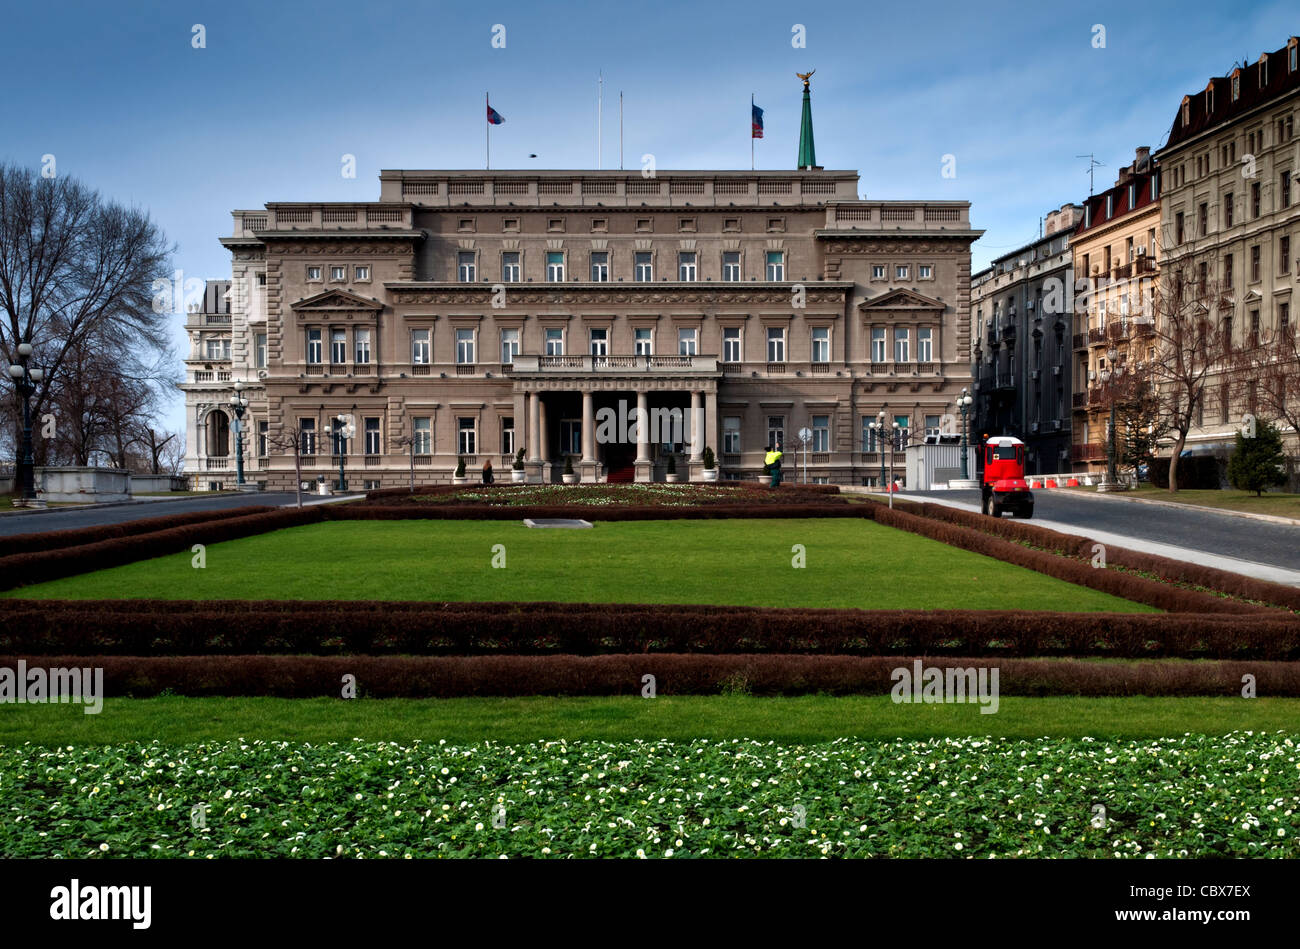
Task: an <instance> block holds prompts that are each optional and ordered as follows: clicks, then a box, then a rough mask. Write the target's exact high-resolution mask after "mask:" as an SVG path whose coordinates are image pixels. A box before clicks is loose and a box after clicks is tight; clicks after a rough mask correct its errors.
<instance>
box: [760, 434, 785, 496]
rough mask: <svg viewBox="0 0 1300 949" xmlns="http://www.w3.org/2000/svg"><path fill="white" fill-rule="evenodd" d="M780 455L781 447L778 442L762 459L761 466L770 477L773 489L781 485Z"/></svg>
mask: <svg viewBox="0 0 1300 949" xmlns="http://www.w3.org/2000/svg"><path fill="white" fill-rule="evenodd" d="M782 454H783V453H782V451H781V445H780V443H779V442H778V443H777V446H776V447H775V448H773V449H772V450H771V451H769V452H768V453H767V454H766V455H765V456H764V457H763V464H764V466H766V468H767V470H768V472H769V473H770V474H771V475H772V487H774V488H775V487H776V486H777V485H779V484H780V483H781V458H782Z"/></svg>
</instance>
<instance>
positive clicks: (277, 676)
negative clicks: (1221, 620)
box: [0, 654, 1300, 726]
mask: <svg viewBox="0 0 1300 949" xmlns="http://www.w3.org/2000/svg"><path fill="white" fill-rule="evenodd" d="M19 658H23V659H26V660H27V662H28V664H29V666H31V665H44V666H62V667H68V666H80V667H85V666H91V667H97V668H102V669H103V670H104V686H105V689H104V691H105V694H106V695H107V700H108V702H109V703H111V702H112V700H113V698H114V697H121V696H136V697H139V696H148V695H157V694H158V693H160V692H163V691H164V690H167V691H170V692H171V693H174V694H178V695H192V696H204V695H210V696H211V695H244V696H256V695H261V696H279V697H283V698H312V697H322V696H326V697H337V696H340V695H341V690H342V683H343V677H344V676H345V675H352V676H355V677H356V686H357V691H358V695H360V696H363V697H371V698H453V697H458V696H518V695H629V696H639V695H641V694H642V692H641V690H642V686H643V681H644V680H643V676H646V675H653V676H654V677H655V689H656V694H657V695H710V694H717V693H719V692H736V691H744V692H749V693H752V694H755V695H804V694H810V693H822V694H831V695H857V694H866V695H872V694H875V695H885V694H888V692H889V690H890V688H891V687H892V685H893V679H892V672H893V670H894V669H897V668H899V667H900V666H901V667H905V668H908V669H911V668H912V661H913V657H906V656H899V657H883V656H789V655H677V654H668V655H611V656H427V657H425V656H421V657H406V656H347V657H342V656H175V657H171V656H162V657H157V656H145V657H139V656H108V657H97V656H82V655H68V656H51V657H48V658H45V657H41V658H37V657H17V656H15V657H4V658H0V666H8V667H10V668H13V667H14V666H15V665H16V663H17V660H18V659H19ZM924 662H925V665H926V666H936V667H943V668H947V667H950V666H956V667H961V668H969V667H972V666H973V667H976V668H978V667H980V666H981V665H983V666H989V667H991V668H997V670H998V693H999V696H1000V697H1001V698H1005V697H1007V696H1018V695H1020V696H1041V695H1083V696H1125V695H1215V696H1224V697H1235V696H1239V695H1240V694H1241V688H1242V681H1241V680H1242V676H1245V675H1253V676H1255V679H1256V687H1257V689H1258V694H1260V695H1264V696H1300V663H1276V662H1203V663H1202V662H1198V663H1188V662H1168V661H1160V660H1155V661H1150V662H1096V661H1088V660H1071V659H1002V660H997V661H996V663H992V664H991V663H990V662H989V661H988V660H981V659H977V658H952V659H938V660H933V659H929V660H924ZM340 700H341V699H340ZM646 701H652V700H650V699H646ZM1243 701H1244V700H1243ZM969 712H970V715H971V723H972V726H976V725H978V722H979V720H981V719H982V718H983V716H982V715H981V714H980V713H979V711H978V710H977V709H975V708H971V709H969Z"/></svg>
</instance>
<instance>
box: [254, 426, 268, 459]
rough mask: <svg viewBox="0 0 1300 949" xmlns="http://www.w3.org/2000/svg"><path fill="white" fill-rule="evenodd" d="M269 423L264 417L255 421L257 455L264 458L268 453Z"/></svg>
mask: <svg viewBox="0 0 1300 949" xmlns="http://www.w3.org/2000/svg"><path fill="white" fill-rule="evenodd" d="M270 434H271V423H270V422H268V421H267V420H266V419H259V420H258V422H257V457H259V458H265V457H266V456H267V454H268V453H269V451H268V450H269V447H270Z"/></svg>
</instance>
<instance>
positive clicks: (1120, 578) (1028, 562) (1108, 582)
mask: <svg viewBox="0 0 1300 949" xmlns="http://www.w3.org/2000/svg"><path fill="white" fill-rule="evenodd" d="M860 506H861V507H868V508H871V509H872V516H873V517H874V518H875V519H876V521H877V522H878V523H881V524H884V525H886V526H887V527H897V528H900V529H901V530H906V531H911V532H912V533H914V534H920V535H921V536H923V537H929V538H931V539H932V540H937V541H940V542H942V543H945V544H949V545H951V546H953V547H960V548H962V549H963V550H969V551H972V552H973V553H978V554H985V555H986V556H989V557H994V558H996V559H998V560H1001V561H1004V562H1006V563H1011V564H1015V565H1017V566H1021V567H1025V568H1027V569H1029V570H1036V571H1038V572H1039V573H1044V574H1047V575H1048V576H1049V577H1056V578H1057V579H1058V580H1065V581H1066V582H1067V583H1076V584H1078V585H1080V586H1085V587H1090V588H1092V589H1094V590H1100V591H1102V592H1103V593H1109V594H1111V595H1112V596H1118V597H1123V598H1124V599H1126V600H1133V601H1134V602H1137V603H1145V604H1147V605H1148V606H1154V607H1156V608H1157V609H1161V610H1166V611H1168V612H1171V613H1239V614H1240V613H1275V612H1276V611H1274V610H1272V609H1270V608H1269V607H1266V606H1256V605H1253V604H1250V603H1243V602H1241V601H1240V600H1232V599H1225V598H1223V597H1219V596H1214V595H1212V594H1209V593H1202V592H1199V591H1196V590H1185V589H1182V588H1180V587H1176V586H1171V585H1169V584H1167V583H1161V582H1159V581H1157V580H1149V579H1147V578H1146V577H1139V576H1135V575H1134V574H1131V573H1121V572H1119V571H1116V570H1105V569H1100V568H1094V567H1093V566H1092V565H1091V563H1083V562H1082V561H1079V560H1075V559H1073V558H1070V557H1060V556H1057V555H1056V554H1051V553H1047V552H1046V551H1043V550H1034V549H1031V548H1029V547H1025V546H1024V545H1022V544H1017V543H1014V542H1012V541H1009V540H1003V539H1001V538H1000V537H995V536H993V535H992V534H987V533H984V532H983V531H980V530H976V529H974V528H971V527H963V526H961V525H959V524H955V523H950V522H946V521H940V520H936V519H934V518H929V517H924V516H922V515H919V514H912V513H908V512H907V511H904V510H902V509H901V508H900V509H895V510H890V509H889V508H887V507H884V506H883V505H880V504H867V505H860ZM990 520H992V518H990Z"/></svg>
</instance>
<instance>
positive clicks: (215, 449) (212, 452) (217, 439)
mask: <svg viewBox="0 0 1300 949" xmlns="http://www.w3.org/2000/svg"><path fill="white" fill-rule="evenodd" d="M229 455H230V418H229V417H228V416H227V415H226V413H225V412H220V411H217V412H212V413H211V414H210V415H208V457H209V458H225V457H228V456H229Z"/></svg>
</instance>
